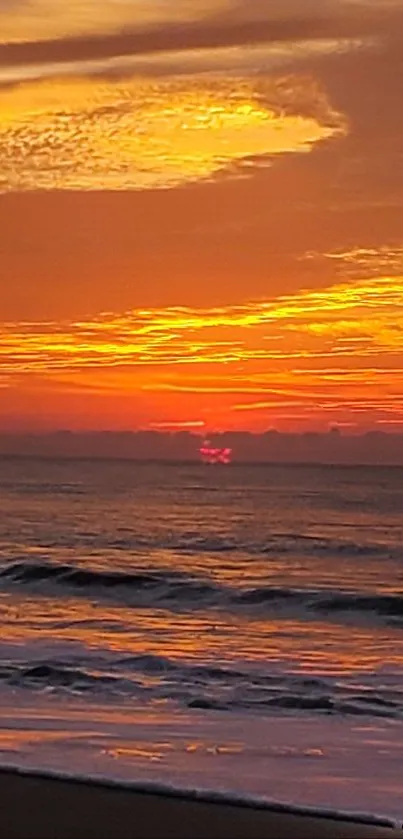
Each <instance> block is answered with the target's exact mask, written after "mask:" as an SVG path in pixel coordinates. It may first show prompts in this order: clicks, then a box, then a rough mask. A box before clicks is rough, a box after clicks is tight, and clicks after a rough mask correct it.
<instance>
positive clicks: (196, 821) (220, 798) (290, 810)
mask: <svg viewBox="0 0 403 839" xmlns="http://www.w3.org/2000/svg"><path fill="white" fill-rule="evenodd" d="M0 810H1V819H0V839H270V838H271V837H273V839H333V837H334V839H338V837H340V839H341V838H342V837H344V839H355V837H357V839H360V837H362V839H364V837H368V839H370V837H374V839H375V837H379V839H381V837H385V839H386V837H389V839H392V837H394V836H395V835H400V834H396V832H395V830H394V827H397V825H396V824H394V822H393V821H392V820H389V819H387V818H385V819H379V818H376V817H372V816H370V815H368V816H365V815H358V814H357V815H356V814H349V813H341V812H331V811H325V810H321V809H318V810H313V809H312V808H302V807H296V806H291V805H290V806H287V805H285V804H277V803H274V802H273V803H271V802H266V801H265V800H264V799H256V800H255V799H252V798H250V799H248V798H245V799H242V798H241V797H236V796H234V797H231V796H230V795H224V794H218V793H217V794H215V793H213V792H211V793H208V792H199V791H196V790H195V791H185V790H179V789H175V788H171V787H168V786H162V785H158V784H151V783H150V784H140V783H135V782H134V783H119V782H114V781H108V780H104V779H102V780H101V779H97V778H93V777H91V778H83V777H75V776H74V777H72V776H71V775H67V774H60V773H58V774H56V773H52V772H45V771H43V770H41V771H36V770H32V769H19V768H16V767H8V768H7V767H0Z"/></svg>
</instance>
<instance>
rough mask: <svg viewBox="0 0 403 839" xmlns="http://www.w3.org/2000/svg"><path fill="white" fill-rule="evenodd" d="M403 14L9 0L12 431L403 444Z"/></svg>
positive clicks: (2, 377)
mask: <svg viewBox="0 0 403 839" xmlns="http://www.w3.org/2000/svg"><path fill="white" fill-rule="evenodd" d="M402 74H403V0H355V1H354V0H175V2H174V0H104V2H103V3H102V4H101V5H100V4H99V3H98V2H97V0H72V2H69V3H66V4H63V5H61V4H60V0H30V2H23V0H0V231H1V235H0V431H7V430H10V431H15V430H21V431H24V432H25V431H51V430H56V429H61V428H63V429H72V430H86V429H94V430H102V429H111V430H120V429H121V430H137V429H169V428H172V429H180V428H184V429H188V430H192V429H193V430H195V431H197V432H200V433H206V434H207V433H208V432H212V431H216V430H224V429H228V430H237V429H238V430H251V431H258V432H261V431H264V430H266V429H271V428H273V429H276V430H279V431H297V432H300V431H308V430H314V431H327V430H328V429H329V428H331V427H334V426H339V427H340V429H341V430H342V431H344V432H345V433H351V434H357V433H361V432H365V431H370V430H382V431H390V432H399V431H402V430H403V228H402V221H401V220H402V217H403V215H402V211H403V145H402V136H403V110H402V108H401V91H402V78H403V75H402Z"/></svg>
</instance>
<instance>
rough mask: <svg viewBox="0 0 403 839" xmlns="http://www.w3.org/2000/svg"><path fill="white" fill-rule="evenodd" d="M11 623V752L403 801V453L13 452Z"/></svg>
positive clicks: (324, 800) (4, 636) (2, 538)
mask: <svg viewBox="0 0 403 839" xmlns="http://www.w3.org/2000/svg"><path fill="white" fill-rule="evenodd" d="M0 639H1V641H0V711H1V713H2V720H3V722H2V724H1V725H0V762H2V763H17V764H21V765H31V766H47V767H51V768H65V769H67V770H70V771H80V772H85V771H87V772H91V773H92V774H94V772H95V773H97V774H101V775H106V776H108V777H114V778H122V777H124V778H126V779H128V778H129V779H133V780H138V779H140V780H141V779H146V780H149V779H154V780H159V781H169V782H172V783H178V784H182V785H183V784H185V785H189V784H190V785H196V786H202V787H209V788H211V787H213V788H215V789H227V790H232V791H237V792H245V793H249V794H250V793H255V794H260V795H265V796H267V797H269V798H276V797H277V798H280V799H281V800H292V801H294V802H295V803H309V804H313V805H315V804H321V805H324V806H337V807H345V808H348V809H361V810H363V809H365V810H371V811H374V810H376V811H378V812H381V813H386V814H392V815H403V805H402V804H401V786H400V788H399V784H398V780H397V779H398V777H399V772H400V774H401V754H402V753H403V752H402V749H403V470H402V469H398V468H396V469H391V468H381V467H379V468H369V467H359V468H351V467H346V468H341V467H302V466H298V467H292V466H286V467H281V466H278V465H277V466H267V465H265V466H250V467H249V466H243V465H242V466H241V465H231V466H229V467H220V466H213V467H209V466H203V465H201V464H200V465H199V464H196V465H179V464H178V465H156V464H138V463H127V462H118V461H114V462H111V461H103V462H101V461H94V462H90V461H72V462H62V461H44V460H43V461H40V460H17V459H16V460H12V459H10V460H7V459H3V460H1V461H0ZM399 762H400V770H399ZM399 808H400V812H399Z"/></svg>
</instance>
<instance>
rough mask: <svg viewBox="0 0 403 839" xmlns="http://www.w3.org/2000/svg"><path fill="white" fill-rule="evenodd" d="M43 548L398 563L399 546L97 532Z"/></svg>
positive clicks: (276, 535) (284, 537)
mask: <svg viewBox="0 0 403 839" xmlns="http://www.w3.org/2000/svg"><path fill="white" fill-rule="evenodd" d="M41 544H42V547H43V548H65V547H68V548H74V549H75V550H79V549H80V548H82V549H83V548H86V547H88V545H90V546H91V548H92V549H95V550H108V551H114V552H115V551H116V552H117V553H118V554H119V553H120V552H124V553H125V554H127V553H132V554H133V553H134V554H143V555H144V554H146V555H147V556H149V555H150V553H152V552H154V551H156V552H158V553H160V552H166V553H169V554H172V555H175V554H181V555H185V556H203V555H208V554H211V555H220V554H224V553H225V554H234V555H239V554H242V555H247V556H251V557H257V556H269V557H270V556H294V557H295V556H307V557H310V556H317V557H324V558H329V559H330V558H337V557H343V558H344V557H345V558H350V559H351V558H353V559H354V558H355V557H357V558H361V557H365V558H367V559H400V558H401V546H400V544H399V543H397V542H396V543H394V542H391V543H383V542H366V541H365V540H360V541H355V540H354V539H345V538H334V537H331V536H329V537H328V536H316V535H314V534H304V533H299V534H298V533H297V534H296V533H288V532H272V533H270V534H268V535H267V537H263V538H261V539H259V540H256V541H253V540H249V539H247V540H242V539H233V538H231V537H230V536H228V535H225V534H219V533H218V534H213V533H210V534H206V535H200V534H199V533H194V532H193V531H191V532H184V533H182V534H181V535H179V536H178V535H173V534H169V533H161V534H159V535H158V536H157V537H152V536H148V535H147V536H146V535H143V534H139V533H128V534H127V535H115V536H114V537H113V538H112V537H109V536H105V535H103V534H101V533H97V532H86V531H83V532H81V533H80V532H78V533H75V534H71V533H69V535H68V537H67V536H66V537H63V536H62V535H61V534H59V535H58V536H57V539H49V540H46V539H45V540H43V541H42V542H41Z"/></svg>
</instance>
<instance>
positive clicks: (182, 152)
mask: <svg viewBox="0 0 403 839" xmlns="http://www.w3.org/2000/svg"><path fill="white" fill-rule="evenodd" d="M345 130H346V129H345V124H344V121H343V119H342V117H341V115H339V114H337V113H336V112H335V111H333V110H332V108H331V106H330V104H329V102H328V101H327V99H326V96H325V94H324V92H323V90H321V89H320V88H319V87H318V86H317V85H316V84H315V83H314V81H313V80H312V79H309V78H305V79H304V78H302V79H298V77H294V78H290V77H288V78H286V79H274V80H270V79H266V80H264V81H263V80H261V81H257V82H256V81H253V80H250V79H247V78H232V79H231V80H228V81H227V80H225V79H222V78H220V77H217V78H211V77H209V78H207V79H206V78H205V77H203V75H201V76H199V77H197V76H193V77H191V78H188V77H183V78H181V79H179V80H178V79H176V80H160V81H156V80H146V79H141V80H126V81H121V82H119V83H117V82H112V81H106V80H103V81H102V82H101V81H98V80H74V81H59V82H41V83H38V84H30V85H26V86H24V85H21V86H20V87H19V88H18V89H16V90H13V89H12V90H9V89H7V90H4V91H0V151H1V156H2V167H1V172H0V190H2V191H4V192H6V191H13V190H34V189H70V190H72V189H81V190H103V189H115V190H131V189H151V188H154V189H155V188H161V187H162V188H166V187H172V186H178V185H180V184H182V183H187V182H192V181H198V180H209V179H211V178H212V177H213V176H215V175H216V174H217V173H219V172H223V171H225V170H229V169H231V167H234V169H235V172H236V173H237V174H240V171H241V172H242V173H243V175H245V174H246V173H247V172H248V171H250V169H249V170H248V169H247V167H246V165H244V167H243V169H241V170H239V167H240V166H241V167H242V164H245V162H246V163H249V165H250V164H251V163H255V164H257V163H262V162H264V161H266V163H267V160H268V159H273V158H274V157H275V156H277V155H279V154H284V153H287V152H306V151H309V150H310V149H311V148H312V147H313V145H314V144H315V143H317V142H318V141H320V140H323V139H328V138H330V137H333V136H338V135H343V134H344V133H345Z"/></svg>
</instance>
